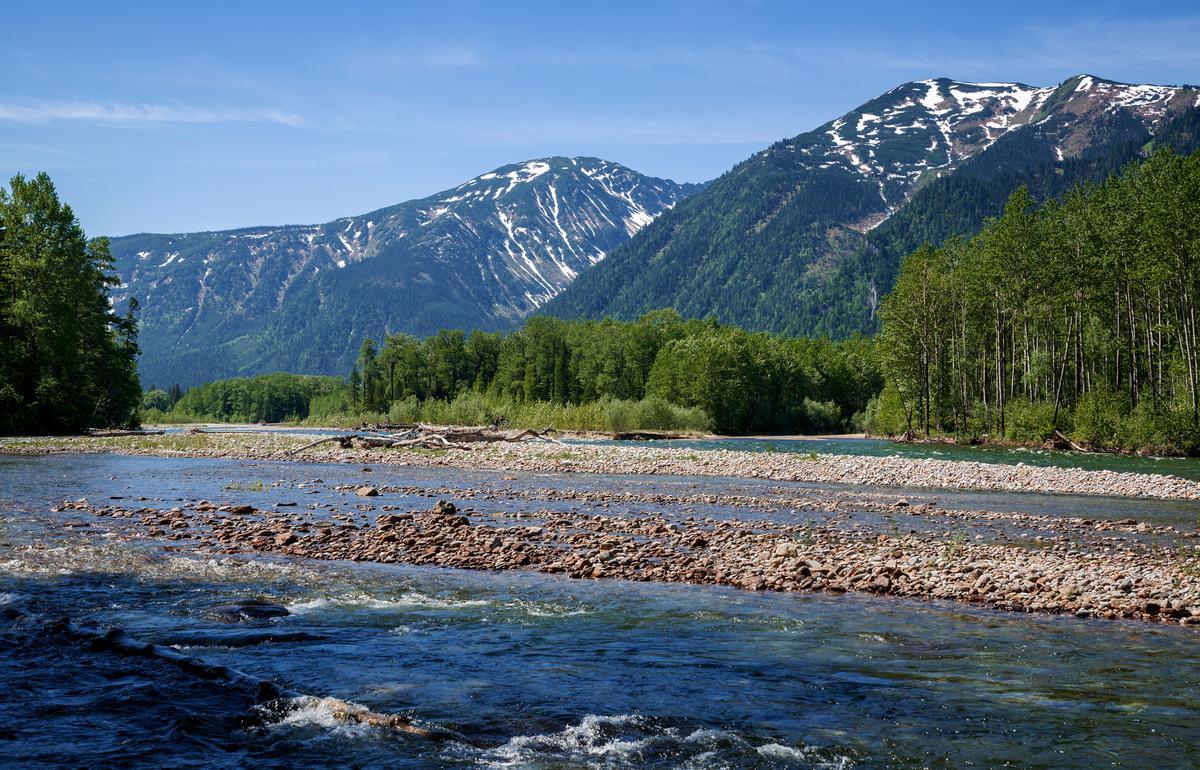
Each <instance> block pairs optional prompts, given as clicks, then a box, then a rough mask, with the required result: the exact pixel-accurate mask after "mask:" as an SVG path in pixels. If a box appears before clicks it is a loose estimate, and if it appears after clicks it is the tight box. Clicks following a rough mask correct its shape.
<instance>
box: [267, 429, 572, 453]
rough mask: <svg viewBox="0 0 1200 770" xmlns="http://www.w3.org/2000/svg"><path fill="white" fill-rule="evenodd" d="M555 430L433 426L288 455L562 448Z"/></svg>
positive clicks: (330, 439)
mask: <svg viewBox="0 0 1200 770" xmlns="http://www.w3.org/2000/svg"><path fill="white" fill-rule="evenodd" d="M552 432H555V431H554V428H553V427H546V428H543V429H542V430H540V431H539V430H532V429H526V430H523V431H520V432H518V433H507V432H502V431H497V430H493V429H490V428H476V427H471V428H437V427H434V426H432V425H417V426H415V427H413V428H412V429H411V430H408V431H407V432H405V433H401V434H399V435H392V436H362V435H358V434H354V433H351V434H347V435H344V436H323V437H321V438H319V439H317V440H316V441H311V442H309V443H307V444H305V445H304V446H301V447H297V448H296V449H293V450H291V451H289V452H288V453H287V454H288V455H296V454H299V453H300V452H303V451H304V450H306V449H312V448H313V447H315V446H320V445H321V444H333V443H336V444H338V445H339V446H341V447H342V448H343V449H350V448H351V447H353V446H355V445H358V446H361V447H363V448H366V449H388V448H393V447H403V448H408V449H472V448H474V446H475V445H479V444H494V443H515V442H519V441H529V440H539V441H549V442H551V443H554V444H559V445H562V442H561V441H559V440H558V439H556V438H554V437H553V436H551V435H549V434H550V433H552Z"/></svg>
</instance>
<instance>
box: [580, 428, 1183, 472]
mask: <svg viewBox="0 0 1200 770" xmlns="http://www.w3.org/2000/svg"><path fill="white" fill-rule="evenodd" d="M589 443H602V444H620V445H622V446H658V447H679V448H686V449H727V450H730V451H739V452H797V453H802V454H808V453H809V452H815V453H816V454H839V455H862V456H866V457H913V458H918V459H923V458H927V457H928V458H934V459H938V460H971V461H974V462H980V463H998V464H1001V465H1016V464H1018V463H1024V464H1025V465H1037V466H1043V467H1059V468H1082V469H1084V470H1110V471H1125V472H1130V473H1161V474H1168V475H1172V476H1179V477H1181V478H1185V479H1195V480H1200V459H1198V458H1190V457H1136V456H1128V455H1114V454H1098V453H1086V452H1058V451H1052V452H1051V451H1045V450H1041V449H1025V448H1008V447H986V446H957V445H953V444H902V443H897V442H894V441H888V440H886V439H873V438H827V439H825V438H803V439H789V438H715V439H682V440H678V441H621V442H612V441H598V442H589Z"/></svg>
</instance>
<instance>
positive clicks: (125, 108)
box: [0, 100, 305, 127]
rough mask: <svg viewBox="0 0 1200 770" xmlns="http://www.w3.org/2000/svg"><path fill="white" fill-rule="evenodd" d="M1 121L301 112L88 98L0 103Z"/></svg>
mask: <svg viewBox="0 0 1200 770" xmlns="http://www.w3.org/2000/svg"><path fill="white" fill-rule="evenodd" d="M0 121H3V122H9V123H50V122H54V121H69V122H77V123H101V124H106V125H114V126H152V125H165V124H173V123H275V124H279V125H284V126H293V127H299V126H302V125H304V124H305V120H304V118H303V117H302V116H300V115H297V114H295V113H291V112H285V111H283V110H275V109H210V108H199V107H188V106H184V105H178V104H126V103H120V102H89V101H58V100H55V101H33V102H21V103H16V102H8V103H0Z"/></svg>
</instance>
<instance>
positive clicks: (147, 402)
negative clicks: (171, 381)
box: [142, 388, 174, 412]
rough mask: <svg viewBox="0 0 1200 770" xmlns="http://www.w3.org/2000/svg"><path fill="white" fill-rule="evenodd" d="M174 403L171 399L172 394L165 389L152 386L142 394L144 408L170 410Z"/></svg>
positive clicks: (161, 410) (160, 410)
mask: <svg viewBox="0 0 1200 770" xmlns="http://www.w3.org/2000/svg"><path fill="white" fill-rule="evenodd" d="M173 405H174V404H173V403H172V401H171V396H170V394H168V393H167V391H165V390H159V389H158V388H152V389H151V390H147V391H146V392H145V393H143V394H142V408H143V409H146V410H150V409H153V410H156V411H158V412H166V411H168V410H169V409H170V408H171V407H172V406H173Z"/></svg>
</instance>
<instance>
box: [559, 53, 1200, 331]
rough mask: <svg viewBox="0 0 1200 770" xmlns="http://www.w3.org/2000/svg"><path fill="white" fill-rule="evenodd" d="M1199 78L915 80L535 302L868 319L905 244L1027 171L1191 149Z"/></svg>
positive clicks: (689, 206)
mask: <svg viewBox="0 0 1200 770" xmlns="http://www.w3.org/2000/svg"><path fill="white" fill-rule="evenodd" d="M1198 99H1200V89H1197V88H1196V87H1167V86H1152V85H1125V84H1120V83H1115V82H1112V81H1107V80H1103V79H1101V78H1098V77H1095V76H1092V75H1079V76H1075V77H1072V78H1069V79H1068V80H1066V81H1065V82H1063V83H1062V84H1060V85H1058V86H1054V87H1047V88H1038V87H1032V86H1027V85H1023V84H1020V83H963V82H959V81H955V80H948V79H944V78H941V79H934V80H924V81H918V82H913V83H906V84H904V85H901V86H898V87H896V88H893V89H892V90H891V91H888V92H887V93H885V94H883V95H882V96H879V97H877V98H875V99H872V100H871V101H869V102H867V103H866V104H863V105H862V106H860V107H858V108H856V109H854V110H852V111H851V112H848V113H846V114H845V115H842V116H841V117H838V118H836V119H835V120H832V121H830V122H828V123H826V124H824V125H822V126H820V127H818V128H816V129H814V130H812V131H809V132H807V133H804V134H800V135H799V136H796V137H794V138H791V139H787V140H784V141H781V142H777V143H776V144H774V145H772V146H771V147H768V148H767V149H765V150H762V151H761V152H758V153H755V154H754V155H753V156H751V157H750V158H748V159H746V160H745V161H743V162H741V163H739V164H738V165H737V166H735V167H734V168H733V169H731V170H730V171H729V172H727V173H726V174H724V175H722V176H721V177H720V178H718V179H717V180H715V181H713V182H712V183H711V184H709V185H708V187H707V188H706V189H705V190H704V191H703V192H701V193H700V194H698V195H696V196H694V197H692V198H690V199H688V200H687V201H684V202H683V203H682V204H680V205H679V206H677V207H675V208H674V209H672V210H671V211H669V212H667V213H666V214H664V215H663V216H662V217H660V218H659V219H658V220H657V221H655V222H654V224H652V225H651V226H649V227H647V228H646V229H645V230H643V231H642V232H641V233H639V234H638V237H637V238H634V239H633V240H631V241H630V242H629V243H627V244H625V245H624V246H622V247H619V248H617V249H614V250H613V252H612V253H611V254H609V256H608V257H607V258H606V259H605V260H604V262H603V263H601V264H599V265H597V266H596V267H595V268H593V269H592V270H590V271H588V272H587V273H585V274H584V275H582V276H581V277H580V279H579V280H578V281H576V282H575V283H573V284H572V285H571V287H570V288H569V289H568V290H567V291H565V292H563V293H562V294H560V295H559V296H558V297H557V298H556V299H555V300H554V301H552V302H551V303H550V304H549V305H548V306H547V308H546V309H545V312H547V313H550V314H553V315H559V316H562V317H568V318H570V317H600V316H605V315H611V316H614V317H619V318H631V317H636V316H637V315H639V314H641V313H643V312H645V311H647V310H651V309H654V308H660V307H674V308H676V309H677V310H679V311H680V312H681V313H683V314H684V315H688V316H699V317H705V316H712V317H715V318H716V319H718V320H720V321H723V322H728V323H735V324H738V325H741V326H745V327H748V328H752V329H759V330H767V331H775V332H785V333H791V334H827V335H830V336H834V337H841V336H846V335H849V334H853V333H856V332H862V333H870V332H872V331H874V330H875V328H876V323H877V321H876V318H875V309H876V307H877V305H878V300H879V298H880V297H881V296H882V295H883V294H885V293H886V292H887V291H888V290H889V289H890V288H891V284H892V281H893V280H894V277H895V274H896V272H897V270H898V268H899V263H900V260H901V259H902V258H903V256H904V255H905V254H907V253H908V252H909V251H911V250H912V249H914V248H915V247H916V246H918V245H920V244H921V243H922V242H923V241H926V240H929V241H932V242H938V241H941V240H943V239H945V238H946V237H948V236H950V235H955V234H963V235H966V234H970V233H972V232H974V231H975V230H977V229H978V228H979V227H980V225H981V224H982V222H983V220H984V218H985V217H987V216H992V215H995V214H998V213H999V212H1000V209H1001V207H1002V205H1003V203H1004V201H1005V199H1006V198H1007V197H1008V195H1009V194H1010V193H1011V192H1012V191H1013V190H1015V189H1016V188H1017V187H1018V186H1020V185H1022V184H1026V185H1028V186H1029V187H1030V189H1031V191H1032V192H1033V193H1034V195H1035V196H1036V197H1037V198H1039V199H1041V200H1045V199H1047V198H1049V197H1054V196H1058V195H1061V194H1062V193H1064V192H1066V191H1067V190H1068V189H1070V188H1071V187H1073V186H1074V185H1076V184H1078V183H1080V182H1084V181H1097V180H1100V179H1103V178H1104V177H1105V176H1106V175H1107V174H1109V173H1111V172H1114V171H1116V170H1118V169H1119V168H1121V167H1122V166H1123V165H1125V164H1127V163H1129V162H1131V161H1133V160H1136V159H1137V158H1139V157H1142V156H1143V155H1144V154H1145V153H1146V152H1147V151H1148V150H1149V149H1150V147H1152V146H1153V144H1154V143H1155V141H1156V140H1157V141H1159V142H1160V143H1161V142H1166V143H1170V144H1173V145H1175V146H1176V148H1177V149H1179V150H1181V151H1188V150H1191V149H1194V148H1195V147H1196V146H1197V142H1196V127H1197V126H1198V125H1200V121H1198V116H1200V110H1198V109H1197V108H1198V107H1200V103H1198Z"/></svg>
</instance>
